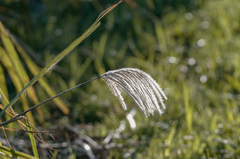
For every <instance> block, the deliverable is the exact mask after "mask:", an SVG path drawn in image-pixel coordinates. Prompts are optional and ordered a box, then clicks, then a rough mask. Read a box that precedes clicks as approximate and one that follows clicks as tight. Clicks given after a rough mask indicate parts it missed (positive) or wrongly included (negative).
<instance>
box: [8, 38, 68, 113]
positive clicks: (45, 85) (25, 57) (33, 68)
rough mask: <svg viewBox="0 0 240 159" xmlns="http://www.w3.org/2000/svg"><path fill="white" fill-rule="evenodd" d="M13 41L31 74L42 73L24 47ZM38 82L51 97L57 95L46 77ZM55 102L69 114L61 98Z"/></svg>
mask: <svg viewBox="0 0 240 159" xmlns="http://www.w3.org/2000/svg"><path fill="white" fill-rule="evenodd" d="M12 40H13V43H14V44H15V46H16V49H17V50H18V52H19V53H20V54H21V57H22V58H23V60H24V62H25V63H26V65H27V66H28V68H29V70H30V71H31V73H32V74H33V75H34V76H37V74H38V72H40V68H39V67H38V66H37V65H36V64H35V63H34V62H33V61H32V60H31V58H30V57H29V56H28V55H27V53H26V52H25V51H24V50H23V49H22V47H21V46H20V45H19V44H18V43H17V42H16V41H15V40H14V39H12ZM38 82H39V84H40V85H41V87H42V88H43V89H44V90H45V91H46V93H47V94H48V95H49V96H50V97H52V96H55V95H56V92H55V91H54V90H53V89H52V88H51V87H50V86H49V84H48V83H47V81H46V79H45V78H44V77H43V78H41V79H39V81H38ZM53 102H54V103H55V104H56V105H57V106H58V107H59V109H61V111H62V112H63V113H64V114H68V113H69V109H68V108H67V106H66V105H65V104H64V103H63V101H62V100H61V99H60V98H56V99H54V100H53ZM35 104H38V103H35Z"/></svg>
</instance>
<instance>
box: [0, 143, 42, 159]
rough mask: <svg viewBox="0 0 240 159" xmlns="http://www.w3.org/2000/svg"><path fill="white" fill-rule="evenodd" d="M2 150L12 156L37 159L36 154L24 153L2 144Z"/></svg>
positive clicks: (0, 148)
mask: <svg viewBox="0 0 240 159" xmlns="http://www.w3.org/2000/svg"><path fill="white" fill-rule="evenodd" d="M0 151H1V152H2V153H3V154H4V155H7V156H10V157H18V158H25V159H37V158H36V157H34V156H31V155H28V154H26V153H23V152H19V151H14V150H13V149H10V148H8V147H6V146H1V145H0Z"/></svg>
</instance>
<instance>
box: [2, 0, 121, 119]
mask: <svg viewBox="0 0 240 159" xmlns="http://www.w3.org/2000/svg"><path fill="white" fill-rule="evenodd" d="M121 2H122V0H120V1H119V2H118V3H116V4H114V5H112V6H110V7H109V8H107V9H106V10H104V11H103V12H102V13H101V14H100V15H99V16H98V18H97V19H96V21H95V22H94V23H93V24H92V25H91V26H90V27H89V28H88V29H87V30H86V31H85V32H84V33H83V34H82V35H81V36H80V37H79V38H77V39H76V40H75V41H73V42H72V43H71V44H70V45H69V46H68V47H67V48H66V49H64V50H63V51H62V52H61V53H59V54H58V55H57V56H56V57H55V58H54V59H53V60H52V61H51V62H50V63H49V64H48V65H47V66H45V67H44V68H43V69H42V70H41V71H40V72H39V73H38V74H37V75H36V76H35V77H34V78H33V79H32V80H31V81H30V82H29V83H28V84H27V85H26V86H25V87H24V88H23V89H22V90H21V91H20V92H19V93H18V94H17V95H16V96H15V98H14V99H13V100H11V102H10V103H9V104H8V105H7V106H6V107H5V108H4V109H3V110H2V111H1V112H0V118H1V117H2V116H3V114H4V113H5V111H6V110H7V109H8V108H9V107H11V106H12V105H13V104H14V103H16V102H17V100H18V99H19V97H20V96H21V95H22V94H23V93H24V92H26V91H27V89H29V87H31V86H32V85H33V84H34V83H36V82H37V81H38V80H39V79H40V78H41V77H43V76H44V75H45V74H46V73H47V72H48V71H50V70H51V69H52V68H53V67H54V66H55V65H56V64H57V63H58V62H60V61H61V60H62V59H63V58H64V57H65V56H67V55H68V54H69V53H70V52H71V51H72V50H73V49H74V48H76V47H77V46H78V45H79V44H80V43H81V42H82V41H83V40H84V39H86V38H87V37H88V36H89V35H90V34H92V32H94V31H95V30H96V29H97V28H98V27H99V26H100V24H101V22H100V20H101V19H102V18H103V17H104V16H105V15H106V14H108V13H109V12H110V11H111V10H113V9H114V8H115V7H116V6H118V5H119V4H120V3H121ZM0 27H3V25H2V24H1V22H0ZM3 30H4V29H3ZM3 34H6V33H5V32H3Z"/></svg>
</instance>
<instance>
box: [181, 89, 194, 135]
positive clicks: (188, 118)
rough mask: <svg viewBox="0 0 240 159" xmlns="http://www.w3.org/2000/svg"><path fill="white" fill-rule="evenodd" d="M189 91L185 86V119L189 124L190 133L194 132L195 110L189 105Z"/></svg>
mask: <svg viewBox="0 0 240 159" xmlns="http://www.w3.org/2000/svg"><path fill="white" fill-rule="evenodd" d="M189 95H190V94H189V89H188V88H187V86H186V85H184V86H183V96H184V105H185V117H186V122H187V128H188V131H189V132H190V131H192V118H193V115H192V113H193V110H192V107H191V106H190V104H189Z"/></svg>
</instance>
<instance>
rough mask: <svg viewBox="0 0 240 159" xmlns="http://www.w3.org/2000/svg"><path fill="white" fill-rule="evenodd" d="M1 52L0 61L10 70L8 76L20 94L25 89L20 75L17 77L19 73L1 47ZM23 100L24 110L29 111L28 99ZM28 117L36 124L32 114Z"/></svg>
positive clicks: (23, 98)
mask: <svg viewBox="0 0 240 159" xmlns="http://www.w3.org/2000/svg"><path fill="white" fill-rule="evenodd" d="M0 52H1V54H0V56H1V59H0V60H1V62H2V64H3V66H4V67H5V68H8V74H9V76H10V77H11V79H12V82H13V84H14V86H15V88H16V90H17V91H18V92H20V91H21V90H22V88H23V85H22V83H21V81H20V80H19V78H18V75H17V73H16V71H15V69H14V66H13V64H12V62H11V59H10V57H9V56H7V52H6V51H5V50H4V49H3V48H2V47H0ZM21 100H22V106H23V109H24V110H27V109H29V104H28V100H27V97H26V96H21ZM8 105H9V104H8ZM4 110H6V107H5V108H4ZM27 117H28V119H29V120H30V121H31V122H32V123H34V118H33V115H32V113H28V114H27Z"/></svg>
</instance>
